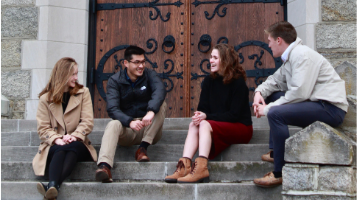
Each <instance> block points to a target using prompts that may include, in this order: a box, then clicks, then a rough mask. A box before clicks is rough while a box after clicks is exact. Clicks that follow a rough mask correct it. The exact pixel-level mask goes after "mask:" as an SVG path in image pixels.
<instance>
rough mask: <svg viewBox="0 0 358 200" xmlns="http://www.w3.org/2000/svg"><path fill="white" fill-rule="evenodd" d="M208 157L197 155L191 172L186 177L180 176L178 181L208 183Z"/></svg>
mask: <svg viewBox="0 0 358 200" xmlns="http://www.w3.org/2000/svg"><path fill="white" fill-rule="evenodd" d="M208 182H209V171H208V159H207V158H204V157H197V158H196V159H195V163H194V166H193V167H192V170H191V172H190V173H189V174H188V175H186V176H185V177H182V178H178V183H208Z"/></svg>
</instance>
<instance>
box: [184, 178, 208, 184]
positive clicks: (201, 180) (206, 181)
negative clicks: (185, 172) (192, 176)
mask: <svg viewBox="0 0 358 200" xmlns="http://www.w3.org/2000/svg"><path fill="white" fill-rule="evenodd" d="M209 182H210V178H209V177H205V178H202V179H199V180H198V181H195V182H188V181H178V183H209Z"/></svg>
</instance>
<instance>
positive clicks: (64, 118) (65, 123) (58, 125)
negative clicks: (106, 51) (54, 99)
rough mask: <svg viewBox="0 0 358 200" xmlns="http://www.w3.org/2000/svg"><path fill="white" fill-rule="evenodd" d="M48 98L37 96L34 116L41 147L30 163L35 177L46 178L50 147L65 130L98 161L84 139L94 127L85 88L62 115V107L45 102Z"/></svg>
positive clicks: (89, 98)
mask: <svg viewBox="0 0 358 200" xmlns="http://www.w3.org/2000/svg"><path fill="white" fill-rule="evenodd" d="M47 95H48V93H46V94H44V95H42V96H41V97H40V102H39V106H38V109H37V114H36V119H37V132H38V134H39V137H40V139H41V144H40V146H39V149H38V151H37V153H36V155H35V158H34V159H33V161H32V167H33V169H34V172H35V175H37V176H44V175H45V168H46V161H47V156H48V153H49V150H50V147H51V146H52V145H53V142H54V141H55V139H57V138H62V136H63V135H64V134H65V132H66V130H67V134H70V135H73V136H75V137H77V138H81V139H82V141H83V143H84V144H85V145H86V147H87V149H88V150H89V152H90V153H91V156H92V158H93V160H94V161H97V152H96V150H95V149H94V148H93V146H92V145H91V141H90V140H89V139H88V138H87V135H88V134H90V133H91V131H92V128H93V109H92V100H91V96H90V92H89V90H88V88H86V87H83V88H82V89H80V90H79V91H78V92H77V94H76V95H72V96H71V97H70V100H69V102H68V105H67V108H66V111H65V113H63V110H62V104H55V103H51V102H48V101H47Z"/></svg>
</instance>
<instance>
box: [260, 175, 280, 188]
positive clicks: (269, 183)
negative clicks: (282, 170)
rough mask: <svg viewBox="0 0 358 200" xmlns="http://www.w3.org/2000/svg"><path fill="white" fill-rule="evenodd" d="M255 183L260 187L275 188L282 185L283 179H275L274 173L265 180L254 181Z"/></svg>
mask: <svg viewBox="0 0 358 200" xmlns="http://www.w3.org/2000/svg"><path fill="white" fill-rule="evenodd" d="M254 183H255V184H256V185H257V186H259V187H275V186H279V185H282V177H280V178H275V175H274V174H273V172H269V173H267V174H265V176H264V177H263V178H256V179H254Z"/></svg>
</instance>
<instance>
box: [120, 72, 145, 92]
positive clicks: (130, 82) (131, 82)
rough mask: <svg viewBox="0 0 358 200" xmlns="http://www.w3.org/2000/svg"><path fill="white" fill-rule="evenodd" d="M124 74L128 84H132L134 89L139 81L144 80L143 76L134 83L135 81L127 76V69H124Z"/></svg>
mask: <svg viewBox="0 0 358 200" xmlns="http://www.w3.org/2000/svg"><path fill="white" fill-rule="evenodd" d="M124 74H125V75H126V79H127V81H128V83H129V84H131V86H132V88H134V87H135V86H136V85H137V83H138V81H139V79H141V78H142V77H141V76H140V77H138V78H137V80H136V81H135V82H134V83H133V81H132V80H131V79H130V78H129V76H128V74H127V68H125V69H124Z"/></svg>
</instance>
